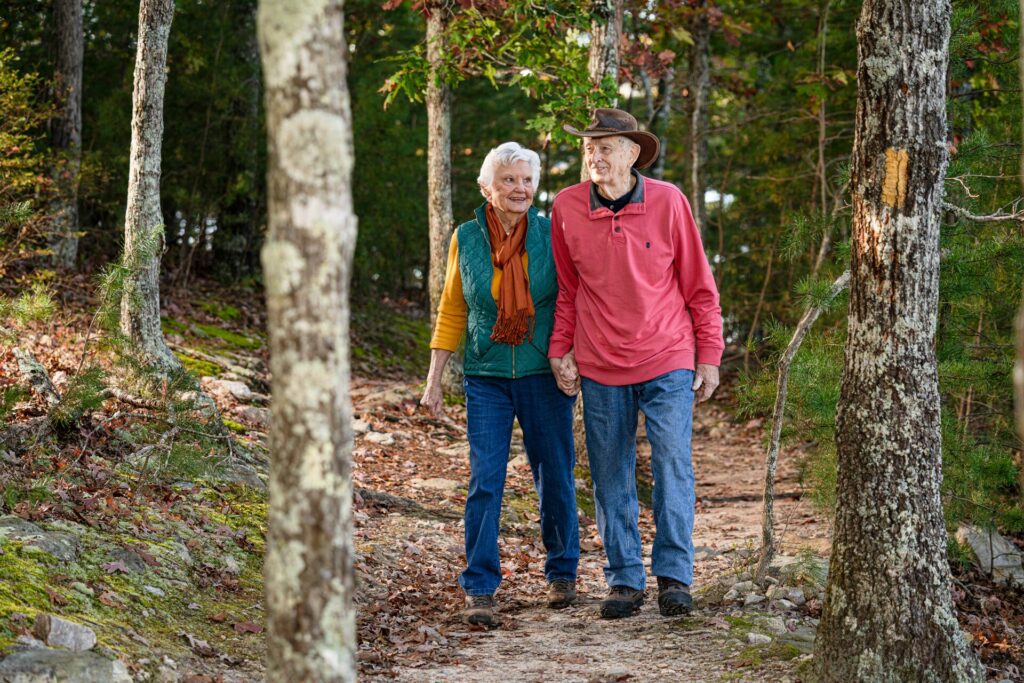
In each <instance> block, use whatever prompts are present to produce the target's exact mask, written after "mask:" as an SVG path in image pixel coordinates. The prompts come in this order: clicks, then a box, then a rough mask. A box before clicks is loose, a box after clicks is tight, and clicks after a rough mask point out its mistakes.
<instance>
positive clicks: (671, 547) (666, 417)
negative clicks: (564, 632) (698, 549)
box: [583, 370, 694, 590]
mask: <svg viewBox="0 0 1024 683" xmlns="http://www.w3.org/2000/svg"><path fill="white" fill-rule="evenodd" d="M640 410H642V411H643V413H644V416H645V417H646V418H647V439H648V441H650V444H651V471H652V473H653V474H654V495H653V501H652V502H653V504H654V524H655V529H656V532H655V537H654V547H653V549H652V551H651V571H652V572H653V574H654V575H655V576H660V577H663V578H668V579H675V580H676V581H681V582H683V583H684V584H686V585H687V586H688V585H690V582H691V581H692V580H693V507H694V490H693V487H694V478H693V464H692V462H691V458H690V452H691V443H690V437H691V430H692V426H693V371H692V370H674V371H672V372H668V373H665V374H664V375H659V376H658V377H655V378H654V379H651V380H648V381H646V382H641V383H639V384H628V385H625V386H608V385H605V384H600V383H598V382H594V381H593V380H589V379H587V378H586V377H584V378H583V419H584V424H585V426H586V429H587V454H588V457H589V458H590V475H591V477H592V478H593V481H594V503H595V504H594V507H595V509H596V512H597V529H598V532H600V534H601V540H602V541H603V542H604V548H605V553H606V554H607V556H608V563H607V564H606V565H605V567H604V576H605V580H607V581H608V585H609V586H628V587H630V588H635V589H639V590H643V589H644V587H645V586H646V578H647V577H646V572H645V571H644V562H643V557H642V555H641V544H640V529H639V525H638V518H639V515H640V506H639V503H638V502H637V494H636V427H637V412H638V411H640Z"/></svg>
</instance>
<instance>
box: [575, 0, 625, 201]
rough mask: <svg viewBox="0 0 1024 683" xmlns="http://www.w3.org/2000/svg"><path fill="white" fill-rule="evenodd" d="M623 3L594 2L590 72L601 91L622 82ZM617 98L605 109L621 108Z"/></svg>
mask: <svg viewBox="0 0 1024 683" xmlns="http://www.w3.org/2000/svg"><path fill="white" fill-rule="evenodd" d="M622 12H623V0H593V2H592V3H591V6H590V14H591V16H592V17H593V19H592V20H591V22H590V51H589V54H588V58H587V72H588V73H589V74H590V82H591V84H592V85H593V86H594V88H600V87H601V84H602V83H603V82H604V79H605V78H606V77H607V78H611V79H612V81H614V82H615V84H616V86H618V82H619V63H620V56H619V47H620V46H619V43H620V41H621V40H622ZM618 102H619V100H618V97H616V96H613V97H612V99H611V101H610V102H607V103H604V104H602V106H607V107H615V106H618ZM580 160H581V162H582V163H580V180H584V181H585V180H590V171H589V170H588V169H587V165H586V163H585V162H583V161H582V160H583V145H582V143H581V144H580Z"/></svg>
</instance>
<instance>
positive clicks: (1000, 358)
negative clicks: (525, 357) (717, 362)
mask: <svg viewBox="0 0 1024 683" xmlns="http://www.w3.org/2000/svg"><path fill="white" fill-rule="evenodd" d="M57 4H58V3H51V2H39V1H36V0H9V2H7V3H5V11H4V13H3V16H2V18H0V45H2V46H3V49H2V50H0V122H2V123H0V278H2V283H3V284H2V287H3V290H4V291H3V292H2V294H4V295H11V294H14V293H16V292H18V291H21V290H25V289H27V288H28V287H29V285H31V284H32V283H33V282H46V281H48V280H52V279H54V278H61V277H64V276H65V275H64V274H65V272H66V271H63V270H54V266H53V265H52V264H51V258H52V253H51V243H50V236H51V235H52V234H53V232H54V230H56V229H57V227H58V222H59V215H58V212H57V211H56V210H55V209H54V208H53V207H54V206H55V203H54V202H55V199H56V198H57V197H58V196H61V193H62V188H61V187H60V183H59V182H58V180H59V178H55V176H54V174H53V168H54V167H55V164H56V162H57V160H58V157H59V156H60V155H61V154H63V153H64V152H62V149H61V145H60V144H59V142H58V141H59V139H60V137H59V136H55V132H56V131H57V128H58V127H59V125H60V118H59V117H60V116H61V115H60V112H59V111H58V106H59V105H60V103H61V99H60V93H61V90H60V88H59V87H58V86H59V83H58V81H57V79H56V77H55V74H57V73H58V56H59V53H60V42H59V36H58V35H57V30H56V27H57V22H56V21H55V17H56V16H57V15H56V14H55V12H56V11H57ZM65 4H66V3H65ZM953 6H954V16H953V25H952V40H951V44H950V64H949V71H950V76H949V93H950V97H949V100H948V116H949V122H950V131H949V135H950V140H949V145H950V167H949V172H948V180H947V182H946V202H947V204H948V208H947V210H946V214H945V217H944V221H943V226H942V281H941V289H940V301H941V303H940V307H941V308H940V319H939V330H938V342H937V351H938V357H939V372H940V388H941V391H942V398H943V422H942V425H943V450H944V462H945V484H944V494H943V495H944V502H945V505H946V512H947V515H948V517H949V519H950V521H951V522H952V521H953V520H956V519H962V518H969V519H973V520H975V521H984V522H988V523H994V524H998V525H1001V526H1002V527H1003V528H1006V529H1011V530H1015V531H1021V530H1024V511H1022V505H1021V501H1022V482H1021V474H1020V473H1021V470H1022V467H1021V465H1022V463H1021V455H1020V453H1021V444H1020V441H1019V439H1018V437H1017V436H1016V435H1015V433H1014V431H1013V423H1012V402H1011V397H1012V392H1011V366H1012V360H1013V337H1012V322H1013V316H1014V312H1015V310H1016V307H1017V305H1018V303H1019V302H1020V291H1021V284H1020V283H1021V282H1022V280H1024V239H1022V225H1024V222H1022V220H1021V217H1020V213H1019V212H1020V209H1021V206H1020V205H1019V203H1018V202H1019V198H1020V183H1019V155H1020V151H1021V150H1020V140H1021V123H1020V121H1021V105H1020V100H1021V93H1020V92H1019V73H1020V65H1019V61H1018V40H1019V39H1018V27H1019V22H1020V17H1019V9H1018V4H1017V2H1012V1H1011V0H992V1H990V2H980V0H956V1H955V2H954V3H953ZM447 9H448V10H449V11H450V12H451V16H450V21H449V22H448V27H447V36H446V37H447V40H448V43H449V49H448V50H447V51H446V52H445V60H444V63H443V64H442V65H441V67H440V68H441V72H442V73H441V75H442V77H443V79H444V81H445V83H446V84H447V87H448V88H449V89H450V91H451V114H450V115H451V205H452V216H453V220H454V221H455V222H456V223H458V222H460V221H463V220H466V218H467V217H469V216H470V215H471V212H472V209H473V207H475V206H476V205H477V204H478V203H479V202H480V201H481V198H480V195H479V193H478V190H477V187H476V182H475V178H476V175H477V171H478V169H479V165H480V162H481V160H482V159H483V156H484V154H485V153H486V152H487V151H488V150H489V149H490V148H491V147H493V146H495V145H496V144H499V143H501V142H504V141H506V140H510V139H512V140H518V141H520V142H522V143H523V144H526V145H527V146H530V147H532V148H533V149H535V150H537V151H538V152H539V153H540V154H541V159H542V162H543V166H544V173H543V176H542V180H541V187H540V191H539V192H538V193H537V196H536V204H537V206H538V207H539V208H540V209H541V210H546V209H547V208H548V207H549V206H550V202H551V199H552V198H553V196H554V194H555V193H556V192H557V191H558V190H559V189H561V188H563V187H566V186H568V185H570V184H572V183H574V182H576V179H577V178H579V157H578V147H577V145H576V144H575V141H574V140H571V139H569V138H568V137H567V136H565V135H564V134H563V133H562V132H561V125H562V124H563V123H574V124H576V125H579V124H581V123H585V121H586V110H587V109H588V108H589V107H592V106H595V105H601V104H605V103H607V102H610V101H611V100H612V99H613V98H617V100H618V105H619V106H620V107H622V108H624V109H627V110H629V111H631V112H632V113H633V114H634V115H635V116H636V117H637V118H638V119H639V120H640V121H641V123H642V125H646V126H647V127H648V128H649V129H650V130H652V131H654V132H655V133H656V134H658V135H659V136H660V137H661V139H662V140H663V143H664V144H663V147H664V150H663V157H662V159H660V160H659V162H658V164H657V165H656V166H655V167H654V168H653V169H651V171H650V173H652V174H655V175H658V176H660V177H663V178H664V179H665V180H668V181H669V182H673V183H675V184H677V185H678V186H680V187H681V188H682V189H683V190H684V191H685V192H687V193H688V194H689V195H690V196H691V199H692V200H694V199H696V200H700V201H693V202H692V203H693V205H694V207H695V209H696V210H697V211H698V212H699V213H701V214H702V228H703V234H704V236H705V248H706V250H707V252H708V255H709V258H710V260H711V262H712V265H713V267H714V269H715V275H716V278H717V280H718V283H719V286H720V289H721V292H722V302H723V311H724V314H725V322H726V336H727V341H728V343H729V345H730V348H729V351H728V352H727V361H728V362H729V363H730V364H731V365H732V367H735V368H740V370H739V372H740V374H742V376H743V378H742V380H741V383H740V385H739V394H740V398H741V401H742V403H743V405H744V406H745V407H746V409H747V410H748V411H749V412H751V413H757V414H764V413H768V412H769V411H770V408H771V404H772V401H773V399H774V388H775V371H776V363H777V360H778V357H779V354H780V352H781V349H782V348H783V347H784V346H785V344H786V343H787V342H788V340H789V337H790V336H791V332H792V326H793V325H795V323H796V322H797V321H798V320H799V318H800V316H801V314H802V312H803V309H804V308H805V306H806V304H807V303H808V302H814V301H820V300H821V299H822V297H824V296H825V294H826V293H827V290H828V287H829V285H830V283H831V282H832V281H833V280H834V279H835V278H836V276H837V275H838V274H839V273H841V272H842V271H843V270H844V269H845V268H846V267H847V262H848V239H849V234H850V216H849V210H848V201H849V194H848V190H847V183H848V175H849V172H848V166H849V157H850V151H851V149H852V144H853V139H852V132H853V118H854V105H855V101H856V40H855V34H854V30H853V29H854V23H855V20H856V17H857V15H858V13H859V11H860V3H859V2H854V1H853V0H770V1H768V2H749V1H746V0H663V1H662V2H657V3H649V2H642V3H641V2H635V1H626V2H625V3H624V5H623V21H622V26H623V28H622V33H623V36H622V40H621V42H620V43H619V51H620V53H619V57H620V68H619V70H618V72H617V74H616V76H615V77H614V78H606V79H605V81H604V82H603V83H601V84H600V86H599V87H597V86H595V85H593V84H592V83H591V82H590V79H589V73H588V53H589V46H590V30H591V26H592V21H593V19H594V18H595V15H594V14H593V7H592V3H590V2H583V1H582V0H576V1H569V0H552V1H551V2H548V3H536V2H521V1H520V0H486V1H483V2H472V3H471V2H469V1H468V0H466V1H464V2H454V3H451V4H450V7H448V8H447ZM255 10H256V2H255V0H231V1H228V2H219V3H210V2H207V1H203V0H177V1H176V3H175V19H174V29H173V30H172V31H171V34H170V40H169V46H168V58H167V85H166V95H165V108H164V118H165V121H166V125H165V129H164V136H163V168H162V182H161V194H160V204H161V213H162V215H163V219H164V222H165V231H166V248H165V250H164V251H163V254H162V259H161V269H162V278H163V283H162V284H163V288H164V291H166V292H168V293H170V294H171V296H173V293H174V292H183V291H187V288H188V287H191V286H193V285H194V284H195V283H196V282H197V281H198V280H200V279H206V278H213V279H216V280H221V281H224V282H231V283H242V284H252V285H256V284H258V283H259V280H260V269H259V258H258V254H259V248H260V246H261V244H262V240H263V236H264V233H265V222H266V220H265V216H266V187H265V184H266V182H265V177H266V163H267V162H266V152H265V145H264V142H263V141H264V140H265V139H266V135H265V123H264V111H263V106H264V105H263V91H262V82H261V73H260V65H259V58H258V51H257V46H256V41H255V35H256V32H255ZM137 21H138V2H128V1H126V0H110V1H108V2H103V3H97V2H89V1H86V2H84V3H83V5H82V26H83V32H82V36H83V38H82V40H83V45H82V48H83V50H82V54H83V57H82V85H81V121H82V123H81V133H80V134H81V147H80V149H81V162H80V168H79V171H78V175H77V189H78V193H77V210H78V220H77V231H78V232H79V234H81V238H80V241H79V248H78V253H77V258H76V259H75V261H74V263H73V269H74V270H75V271H78V272H84V273H87V274H88V273H93V272H98V271H99V270H101V269H102V268H103V267H104V266H105V265H106V264H108V263H111V262H115V261H116V260H117V259H118V258H120V251H121V248H122V236H123V234H124V216H125V197H126V189H127V184H128V158H129V143H130V135H131V112H132V107H131V97H132V73H133V69H134V55H135V49H136V31H137ZM345 30H346V33H347V36H346V37H347V42H348V52H349V55H348V58H349V64H350V70H349V76H348V85H349V90H350V93H351V98H352V113H353V120H354V126H355V131H354V147H355V157H356V165H355V169H354V175H353V200H354V209H355V213H356V215H358V216H359V227H360V230H359V239H358V244H357V246H356V252H355V260H354V264H353V281H352V286H353V294H354V306H355V308H356V310H355V311H354V314H355V315H356V316H357V318H358V316H359V315H360V311H359V309H360V308H362V309H364V310H367V309H371V308H373V307H374V306H376V305H377V304H378V303H379V302H381V301H385V300H386V301H390V302H400V303H402V304H404V307H403V309H404V310H407V311H414V312H415V313H416V314H417V315H420V316H426V315H427V313H428V310H429V309H428V287H427V280H428V272H429V254H430V251H429V241H428V240H429V233H428V229H427V226H428V198H427V182H426V178H427V149H428V131H427V115H426V108H425V104H424V96H425V94H426V84H427V73H428V72H427V61H426V43H425V35H426V20H425V17H424V13H423V6H422V3H414V2H411V1H407V2H395V1H394V0H392V1H390V2H387V3H386V4H385V3H382V2H381V1H380V0H350V1H349V2H347V3H346V7H345ZM701 205H703V209H701V208H700V207H701ZM978 218H984V219H986V220H976V219H978ZM253 291H254V294H253V296H258V294H257V293H255V292H258V289H254V290H253ZM845 304H846V302H845V299H841V300H839V301H838V302H836V304H835V305H833V306H832V308H831V310H830V312H828V313H826V314H825V315H823V317H822V318H821V319H820V320H819V321H818V322H817V324H816V328H815V330H813V331H812V333H811V335H810V336H809V338H808V339H807V341H806V342H805V344H804V347H803V348H802V349H801V351H800V353H799V354H798V355H797V357H796V359H795V360H794V363H793V367H792V374H791V377H790V385H789V403H788V407H787V422H786V428H785V431H784V434H783V437H784V441H785V440H788V442H789V443H795V442H799V443H811V444H813V448H812V451H813V453H814V455H813V456H812V457H810V458H809V459H808V460H807V461H806V463H805V474H806V477H807V482H808V483H809V484H810V485H811V490H812V491H813V492H814V494H815V495H816V496H817V497H818V499H819V500H820V501H821V503H822V505H823V508H824V509H825V510H828V509H829V508H830V506H831V504H832V496H833V491H834V473H835V467H834V451H835V447H834V424H835V405H836V401H837V399H838V388H839V375H840V368H841V365H842V362H841V361H842V357H841V350H842V345H843V341H844V338H845V324H846V323H845V318H846V316H845ZM357 352H358V349H356V348H354V349H353V353H357ZM742 368H745V369H746V370H745V371H744V370H742ZM783 457H786V456H785V452H784V453H783Z"/></svg>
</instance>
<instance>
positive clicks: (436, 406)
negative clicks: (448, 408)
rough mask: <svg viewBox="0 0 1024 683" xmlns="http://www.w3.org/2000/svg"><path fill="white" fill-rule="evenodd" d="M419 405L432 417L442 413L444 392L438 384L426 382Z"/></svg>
mask: <svg viewBox="0 0 1024 683" xmlns="http://www.w3.org/2000/svg"><path fill="white" fill-rule="evenodd" d="M420 405H421V406H424V407H425V408H427V409H428V410H429V411H430V412H431V414H433V415H434V416H439V415H441V413H442V412H443V411H444V390H443V389H442V388H441V383H440V382H432V381H430V380H429V379H428V380H427V386H426V387H425V388H424V389H423V398H421V399H420Z"/></svg>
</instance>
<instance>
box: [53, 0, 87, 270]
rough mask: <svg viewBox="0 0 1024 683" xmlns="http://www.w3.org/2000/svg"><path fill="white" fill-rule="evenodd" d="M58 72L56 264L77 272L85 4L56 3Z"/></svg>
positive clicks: (64, 0)
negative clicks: (75, 268)
mask: <svg viewBox="0 0 1024 683" xmlns="http://www.w3.org/2000/svg"><path fill="white" fill-rule="evenodd" d="M53 13H54V18H55V24H56V33H57V68H56V74H55V77H54V85H55V91H56V96H57V97H56V100H57V101H56V109H57V116H56V117H54V121H53V150H54V152H56V156H57V162H56V165H55V167H54V172H53V177H54V184H55V186H56V188H57V193H58V194H57V198H56V200H55V201H54V204H53V205H52V206H51V212H52V214H53V233H52V240H51V242H52V247H51V248H52V249H53V263H54V265H57V266H60V267H61V268H74V267H75V260H76V258H77V257H78V234H77V233H78V171H79V168H80V167H81V164H82V45H83V35H82V0H55V1H54V7H53Z"/></svg>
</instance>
